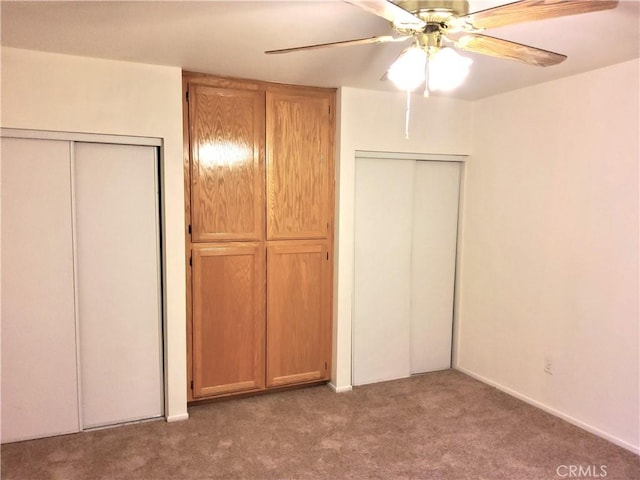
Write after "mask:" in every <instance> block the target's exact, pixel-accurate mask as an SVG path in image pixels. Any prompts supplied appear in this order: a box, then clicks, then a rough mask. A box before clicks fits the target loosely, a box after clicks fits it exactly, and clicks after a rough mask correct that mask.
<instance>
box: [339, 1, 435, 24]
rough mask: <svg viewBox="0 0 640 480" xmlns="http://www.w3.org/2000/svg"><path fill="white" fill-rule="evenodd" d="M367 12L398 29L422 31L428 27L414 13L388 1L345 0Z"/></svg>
mask: <svg viewBox="0 0 640 480" xmlns="http://www.w3.org/2000/svg"><path fill="white" fill-rule="evenodd" d="M345 1H346V2H347V3H351V4H352V5H355V6H357V7H360V8H362V9H364V10H366V11H367V12H370V13H373V14H374V15H377V16H379V17H382V18H385V19H387V20H389V21H390V22H391V23H393V24H394V26H396V27H402V28H409V29H411V30H417V31H422V30H423V29H424V27H425V26H426V23H425V22H424V20H422V19H421V18H419V17H416V16H415V15H414V14H413V13H411V12H408V11H407V10H405V9H404V8H402V7H400V6H398V5H396V4H395V3H393V2H390V1H388V0H345Z"/></svg>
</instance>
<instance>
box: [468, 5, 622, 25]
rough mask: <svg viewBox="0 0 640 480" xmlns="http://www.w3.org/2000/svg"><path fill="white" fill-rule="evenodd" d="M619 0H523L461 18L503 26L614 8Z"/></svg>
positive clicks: (473, 23)
mask: <svg viewBox="0 0 640 480" xmlns="http://www.w3.org/2000/svg"><path fill="white" fill-rule="evenodd" d="M617 5H618V0H522V1H520V2H513V3H508V4H506V5H501V6H498V7H494V8H488V9H487V10H481V11H479V12H475V13H470V14H469V15H466V16H464V17H461V20H463V21H465V22H467V23H469V24H471V25H472V26H473V27H474V28H478V29H485V28H495V27H502V26H504V25H511V24H514V23H520V22H531V21H535V20H545V19H547V18H555V17H562V16H565V15H577V14H579V13H588V12H597V11H599V10H607V9H610V8H615V7H616V6H617Z"/></svg>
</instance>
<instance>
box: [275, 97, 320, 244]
mask: <svg viewBox="0 0 640 480" xmlns="http://www.w3.org/2000/svg"><path fill="white" fill-rule="evenodd" d="M329 108H330V95H329V94H324V93H323V94H316V95H310V94H306V95H302V94H297V95H293V94H287V93H282V92H267V125H266V128H267V148H268V155H267V239H268V240H281V239H293V238H326V237H327V235H328V230H329V224H328V219H327V214H328V203H329V201H328V185H329V168H330V165H331V164H332V161H331V156H330V148H329V144H330V114H329Z"/></svg>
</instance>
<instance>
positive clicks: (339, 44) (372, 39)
mask: <svg viewBox="0 0 640 480" xmlns="http://www.w3.org/2000/svg"><path fill="white" fill-rule="evenodd" d="M408 38H411V37H409V36H405V37H392V36H391V35H383V36H380V37H370V38H358V39H356V40H344V41H341V42H329V43H318V44H316V45H306V46H304V47H292V48H282V49H280V50H267V51H266V52H264V53H267V54H274V53H289V52H297V51H300V50H314V49H316V48H326V47H347V46H350V45H366V44H368V43H387V42H404V41H405V40H407V39H408Z"/></svg>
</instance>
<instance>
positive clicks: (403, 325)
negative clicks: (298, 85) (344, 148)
mask: <svg viewBox="0 0 640 480" xmlns="http://www.w3.org/2000/svg"><path fill="white" fill-rule="evenodd" d="M414 163H415V162H414V161H413V160H384V159H368V158H358V159H357V160H356V195H355V266H354V268H355V272H354V275H355V285H354V331H353V335H354V345H353V383H354V384H355V385H361V384H365V383H371V382H377V381H382V380H391V379H394V378H402V377H407V376H408V375H409V349H408V345H409V323H410V300H411V299H410V292H411V222H412V215H411V210H412V202H413V194H412V186H413V169H414Z"/></svg>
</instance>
